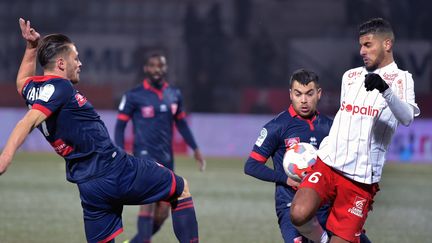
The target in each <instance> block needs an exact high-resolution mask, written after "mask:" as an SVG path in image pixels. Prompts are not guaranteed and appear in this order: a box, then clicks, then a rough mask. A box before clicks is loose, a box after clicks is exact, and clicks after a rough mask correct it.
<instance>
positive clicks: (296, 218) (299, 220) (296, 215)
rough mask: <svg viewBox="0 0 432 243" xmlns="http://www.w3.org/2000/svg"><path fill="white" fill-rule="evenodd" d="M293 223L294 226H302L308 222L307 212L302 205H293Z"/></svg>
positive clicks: (291, 214) (291, 213)
mask: <svg viewBox="0 0 432 243" xmlns="http://www.w3.org/2000/svg"><path fill="white" fill-rule="evenodd" d="M290 210H291V212H290V216H291V222H292V224H293V225H294V226H301V225H303V224H305V223H306V222H307V215H306V210H305V208H304V207H303V206H302V205H298V204H292V205H291V209H290Z"/></svg>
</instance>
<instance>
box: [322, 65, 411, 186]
mask: <svg viewBox="0 0 432 243" xmlns="http://www.w3.org/2000/svg"><path fill="white" fill-rule="evenodd" d="M367 73H368V71H367V70H366V69H365V67H358V68H354V69H350V70H348V71H347V72H345V74H344V75H343V77H342V88H341V100H340V102H341V104H340V109H339V111H338V112H337V114H336V116H335V119H334V121H333V125H332V127H331V129H330V133H329V136H328V137H326V138H325V139H324V140H323V141H322V143H321V146H320V148H319V150H318V156H319V157H320V158H321V160H322V161H323V162H324V163H326V164H327V165H329V166H331V167H333V168H335V169H336V170H338V171H340V172H342V174H343V175H345V176H346V177H348V178H350V179H352V180H355V181H358V182H361V183H366V184H372V183H376V182H379V181H380V179H381V173H382V168H383V166H384V163H385V155H386V151H387V148H388V146H389V144H390V142H391V140H392V136H393V134H394V132H395V131H396V128H397V126H398V125H399V122H398V120H397V119H396V117H395V116H394V114H393V113H392V111H391V110H390V108H389V106H388V104H387V102H386V100H385V99H384V98H383V95H382V94H381V93H379V91H378V90H376V89H374V90H373V91H369V92H368V91H366V88H365V87H364V81H365V75H366V74H367ZM374 73H377V74H379V75H380V76H381V77H382V78H383V79H384V80H385V81H386V82H387V84H388V85H389V87H390V88H391V89H392V91H393V93H394V94H395V95H396V96H397V97H399V98H400V99H401V100H402V101H404V102H407V103H408V104H410V105H411V106H412V107H413V109H414V115H415V116H417V115H418V114H419V113H420V110H419V108H418V106H417V104H416V103H415V95H414V81H413V79H412V76H411V74H410V73H409V72H407V71H403V70H400V69H399V68H398V67H397V65H396V63H394V62H392V63H391V64H389V65H387V66H385V67H382V68H380V69H377V70H375V71H374Z"/></svg>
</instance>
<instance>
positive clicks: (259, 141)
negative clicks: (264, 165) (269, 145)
mask: <svg viewBox="0 0 432 243" xmlns="http://www.w3.org/2000/svg"><path fill="white" fill-rule="evenodd" d="M266 137H267V129H265V128H264V127H263V129H262V130H261V132H260V135H259V137H258V138H257V140H256V142H255V145H256V146H258V147H261V145H262V144H263V142H264V140H265V139H266Z"/></svg>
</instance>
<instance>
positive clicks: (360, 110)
mask: <svg viewBox="0 0 432 243" xmlns="http://www.w3.org/2000/svg"><path fill="white" fill-rule="evenodd" d="M340 110H341V111H346V112H348V113H351V115H356V114H359V115H364V116H378V114H379V110H378V109H374V108H373V106H370V105H369V106H358V105H352V104H346V103H345V101H343V102H342V105H341V108H340Z"/></svg>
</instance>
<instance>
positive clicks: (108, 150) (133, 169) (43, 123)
mask: <svg viewBox="0 0 432 243" xmlns="http://www.w3.org/2000/svg"><path fill="white" fill-rule="evenodd" d="M19 24H20V27H21V31H22V35H23V38H24V39H25V40H26V42H27V46H26V50H25V53H24V57H23V60H22V62H21V66H20V69H19V71H18V75H17V90H18V92H19V93H20V94H21V95H22V97H23V98H24V99H25V101H26V104H27V106H28V107H29V111H28V112H27V113H26V114H25V115H24V117H23V118H22V119H21V120H20V121H19V122H18V123H17V125H16V126H15V128H14V129H13V131H12V133H11V135H10V137H9V139H8V141H7V143H6V145H5V147H4V149H3V152H2V153H1V155H0V175H1V174H3V173H4V172H5V171H6V169H7V167H8V166H9V165H10V163H11V162H12V159H13V156H14V154H15V152H16V150H17V149H18V148H19V147H20V146H21V145H22V143H23V142H24V140H25V138H26V137H27V136H28V134H29V133H30V132H31V131H32V130H33V129H34V128H38V129H39V130H40V131H41V132H42V134H43V135H44V137H45V138H46V140H47V141H48V142H49V143H50V144H51V145H52V146H53V148H54V150H55V151H56V152H57V153H58V154H59V155H60V156H62V157H63V158H64V159H65V161H66V178H67V180H68V181H70V182H72V183H75V184H77V186H78V189H79V193H80V198H81V205H82V208H83V214H84V228H85V233H86V238H87V241H88V242H114V238H115V237H116V236H117V235H118V234H120V233H121V232H122V231H123V226H122V218H121V213H122V210H123V205H141V204H146V203H151V202H156V201H160V200H166V201H169V202H170V203H171V207H172V218H173V228H174V232H175V235H176V237H177V239H178V240H179V241H180V242H188V243H189V242H198V241H199V239H198V223H197V221H196V216H195V210H194V205H193V201H192V197H191V194H190V192H189V187H188V184H187V181H186V180H184V179H183V178H182V177H180V176H177V175H176V174H174V173H173V172H172V171H171V170H170V169H168V168H165V167H163V166H161V165H160V164H158V163H156V162H155V161H154V160H149V159H138V158H136V157H133V156H130V155H127V154H126V153H125V152H124V151H123V150H122V149H120V148H118V147H117V146H116V145H114V143H113V142H112V141H111V140H110V137H109V134H108V131H107V129H106V127H105V125H104V123H103V122H102V121H101V119H100V117H99V115H98V114H97V113H96V111H95V110H94V108H93V106H92V105H91V104H90V102H89V101H88V100H87V99H86V97H85V96H84V95H83V94H81V93H80V92H79V91H78V90H76V89H75V88H74V87H73V85H74V84H76V83H78V82H79V79H80V78H79V74H80V71H81V61H80V59H79V58H78V51H77V49H76V47H75V45H74V43H73V42H72V41H71V40H70V39H69V38H68V37H67V36H65V35H62V34H52V35H47V36H45V37H44V38H42V39H40V35H39V33H38V32H36V31H35V30H34V29H33V28H31V27H30V22H29V21H25V20H23V19H20V20H19ZM36 58H37V59H38V61H39V63H40V65H41V66H42V68H43V71H44V75H43V76H34V75H35V72H36Z"/></svg>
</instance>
